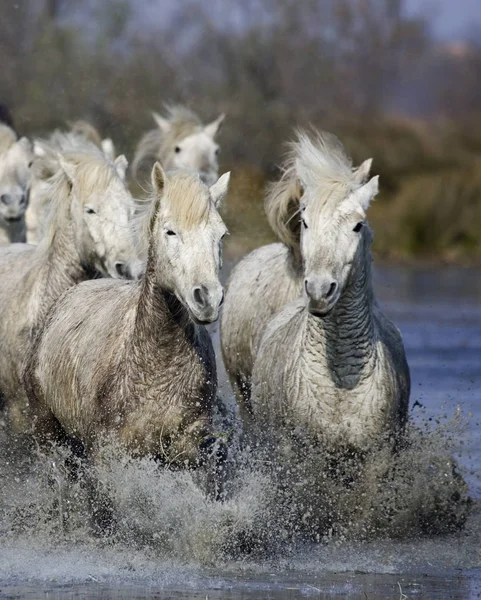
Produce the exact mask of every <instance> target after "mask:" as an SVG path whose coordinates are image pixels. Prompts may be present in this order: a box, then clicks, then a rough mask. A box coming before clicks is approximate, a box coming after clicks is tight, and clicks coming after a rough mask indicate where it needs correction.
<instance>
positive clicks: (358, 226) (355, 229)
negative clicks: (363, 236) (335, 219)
mask: <svg viewBox="0 0 481 600" xmlns="http://www.w3.org/2000/svg"><path fill="white" fill-rule="evenodd" d="M363 225H364V223H363V222H362V221H360V222H359V223H357V225H356V226H355V227H354V229H353V231H355V232H356V233H359V232H360V231H361V229H362V226H363Z"/></svg>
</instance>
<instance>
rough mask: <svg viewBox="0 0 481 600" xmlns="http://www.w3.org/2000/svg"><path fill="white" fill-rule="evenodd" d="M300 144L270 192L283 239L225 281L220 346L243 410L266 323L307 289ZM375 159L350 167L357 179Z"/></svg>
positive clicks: (272, 217)
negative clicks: (301, 209) (305, 281)
mask: <svg viewBox="0 0 481 600" xmlns="http://www.w3.org/2000/svg"><path fill="white" fill-rule="evenodd" d="M298 150H299V145H298V144H293V145H292V146H291V151H290V153H289V155H288V156H287V159H286V161H285V164H284V168H283V175H282V178H281V179H280V181H278V182H276V183H273V184H271V186H270V187H269V189H268V193H267V198H266V213H267V218H268V220H269V224H270V226H271V228H272V230H273V231H274V232H275V233H276V234H277V236H278V237H279V239H280V240H281V242H282V243H275V244H268V245H267V246H262V247H261V248H258V249H256V250H254V251H253V252H251V253H250V254H248V255H247V256H246V257H245V258H243V259H242V260H241V261H240V262H239V263H238V264H237V265H236V267H235V268H234V269H233V270H232V273H231V275H230V277H229V280H228V282H227V291H226V300H225V305H224V310H223V312H222V316H221V327H220V331H221V348H222V356H223V359H224V364H225V367H226V370H227V373H228V375H229V378H230V382H231V384H232V387H233V389H234V391H235V393H236V396H237V398H238V401H239V403H240V407H241V411H243V410H244V408H245V407H246V406H248V404H249V399H250V389H251V375H252V367H253V365H254V359H255V355H256V351H257V348H258V347H259V343H260V340H261V338H262V335H263V334H264V331H265V328H266V326H267V323H268V322H269V321H270V320H271V319H272V317H273V316H274V315H275V314H276V313H277V312H278V311H279V310H280V309H281V308H283V307H284V306H285V305H286V304H288V303H289V302H292V301H293V300H295V299H296V298H298V297H299V296H300V295H301V294H302V291H303V289H304V260H303V256H302V250H301V245H300V233H301V221H300V207H301V201H302V197H303V195H304V194H305V193H315V190H314V191H311V190H309V189H308V188H307V187H306V186H307V185H308V183H306V182H301V181H300V179H299V175H298V173H297V171H296V160H297V158H298V156H297V151H298ZM321 158H323V157H322V156H321ZM371 162H372V161H371V159H368V160H366V161H364V162H363V163H362V164H361V165H360V166H359V167H358V168H357V169H355V170H354V171H353V172H352V181H353V185H357V184H359V185H360V184H361V183H363V182H364V181H366V179H367V177H368V176H369V171H370V168H371Z"/></svg>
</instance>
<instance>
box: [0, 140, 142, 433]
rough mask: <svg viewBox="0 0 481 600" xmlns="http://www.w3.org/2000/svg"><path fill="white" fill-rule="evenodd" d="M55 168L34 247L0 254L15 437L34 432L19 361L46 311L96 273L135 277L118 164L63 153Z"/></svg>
mask: <svg viewBox="0 0 481 600" xmlns="http://www.w3.org/2000/svg"><path fill="white" fill-rule="evenodd" d="M59 163H60V168H59V170H58V171H57V172H56V174H55V175H54V177H53V178H52V180H51V182H50V193H49V195H50V198H51V210H50V217H49V221H48V225H47V230H46V235H45V236H44V238H43V239H42V241H41V243H40V244H39V245H38V246H30V245H28V244H12V245H10V246H7V247H4V248H1V249H0V279H1V281H2V285H1V286H0V346H1V348H2V352H1V353H0V398H1V397H2V396H3V400H4V401H5V403H6V410H7V416H8V419H9V421H10V424H11V426H12V428H13V429H14V430H15V431H18V432H24V431H28V430H29V428H31V427H32V425H33V423H32V414H31V411H30V409H29V406H28V402H27V399H26V395H25V391H24V389H23V386H22V383H21V374H22V370H23V363H24V360H25V354H26V352H27V349H28V347H29V344H30V342H31V340H32V338H33V337H34V335H35V332H36V331H37V329H38V328H39V327H40V326H41V325H42V323H43V320H44V319H45V317H46V314H47V312H48V310H49V308H50V307H51V306H52V304H53V303H54V302H55V301H56V300H57V299H58V298H59V296H60V295H61V294H62V293H63V292H64V291H65V290H67V289H68V288H69V287H71V286H73V285H75V284H77V283H79V282H80V281H84V280H85V279H90V278H92V277H98V275H99V274H101V275H107V276H111V277H129V276H137V274H138V273H140V264H139V261H138V259H137V253H136V248H135V243H134V236H133V235H132V231H131V223H130V217H131V213H132V207H133V204H134V200H133V198H132V196H131V195H130V193H129V191H128V190H127V187H126V185H125V182H124V179H123V174H124V172H125V168H126V160H125V157H120V158H118V159H117V160H116V161H115V163H113V162H111V161H109V160H107V159H106V158H105V156H104V155H103V154H102V153H101V152H100V151H98V150H95V151H92V150H91V148H90V147H87V148H86V150H84V151H83V152H82V151H80V150H79V149H77V151H75V152H65V153H64V154H62V155H61V156H60V157H59Z"/></svg>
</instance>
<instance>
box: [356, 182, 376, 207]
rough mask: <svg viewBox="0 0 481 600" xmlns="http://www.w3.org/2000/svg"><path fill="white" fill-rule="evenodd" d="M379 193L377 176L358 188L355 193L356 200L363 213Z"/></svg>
mask: <svg viewBox="0 0 481 600" xmlns="http://www.w3.org/2000/svg"><path fill="white" fill-rule="evenodd" d="M378 192H379V175H376V176H375V177H371V179H370V180H369V181H368V182H367V183H365V184H364V185H363V186H362V187H361V188H359V189H358V190H357V191H356V192H354V193H355V197H356V200H357V201H358V202H359V203H360V205H361V206H362V208H363V210H364V211H367V209H368V208H369V205H370V204H371V200H372V199H373V198H374V196H376V195H377V193H378Z"/></svg>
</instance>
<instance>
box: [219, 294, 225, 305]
mask: <svg viewBox="0 0 481 600" xmlns="http://www.w3.org/2000/svg"><path fill="white" fill-rule="evenodd" d="M224 296H225V294H224V290H222V297H221V299H220V302H219V306H222V305H223V304H224Z"/></svg>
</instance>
